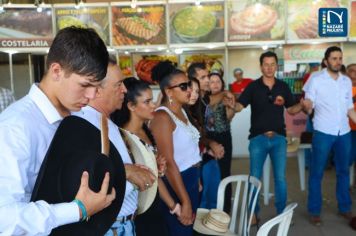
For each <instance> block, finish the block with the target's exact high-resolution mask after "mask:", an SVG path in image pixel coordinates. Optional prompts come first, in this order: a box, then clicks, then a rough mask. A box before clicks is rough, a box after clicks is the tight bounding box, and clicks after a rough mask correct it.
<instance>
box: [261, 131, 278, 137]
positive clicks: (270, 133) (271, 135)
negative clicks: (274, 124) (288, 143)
mask: <svg viewBox="0 0 356 236" xmlns="http://www.w3.org/2000/svg"><path fill="white" fill-rule="evenodd" d="M276 134H277V133H276V132H274V131H267V132H265V133H264V135H265V136H266V137H268V138H273V137H274V136H275V135H276Z"/></svg>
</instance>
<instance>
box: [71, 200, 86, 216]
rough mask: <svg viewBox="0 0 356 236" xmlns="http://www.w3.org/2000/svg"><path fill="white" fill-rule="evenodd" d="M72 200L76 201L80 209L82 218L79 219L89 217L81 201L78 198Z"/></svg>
mask: <svg viewBox="0 0 356 236" xmlns="http://www.w3.org/2000/svg"><path fill="white" fill-rule="evenodd" d="M73 202H75V203H77V205H78V207H79V208H80V210H81V211H82V218H81V219H80V221H85V220H88V218H89V217H88V213H87V210H86V209H85V206H84V204H83V202H82V201H80V200H79V199H74V200H73Z"/></svg>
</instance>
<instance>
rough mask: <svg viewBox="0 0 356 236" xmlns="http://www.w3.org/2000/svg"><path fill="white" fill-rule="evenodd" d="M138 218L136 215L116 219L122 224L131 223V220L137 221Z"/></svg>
mask: <svg viewBox="0 0 356 236" xmlns="http://www.w3.org/2000/svg"><path fill="white" fill-rule="evenodd" d="M135 218H136V214H131V215H128V216H123V217H118V218H116V221H118V222H120V223H124V222H126V221H129V220H132V221H133V220H135Z"/></svg>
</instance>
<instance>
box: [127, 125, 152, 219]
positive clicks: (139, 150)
mask: <svg viewBox="0 0 356 236" xmlns="http://www.w3.org/2000/svg"><path fill="white" fill-rule="evenodd" d="M121 130H122V132H123V134H124V136H125V137H124V139H125V141H126V143H127V144H128V145H129V147H128V148H129V151H130V152H131V153H132V156H133V158H134V161H135V163H137V164H142V165H145V166H147V167H148V168H150V169H151V170H152V171H153V174H154V175H155V176H156V178H157V176H158V169H157V161H156V156H155V154H154V153H153V151H151V150H149V149H148V148H147V147H146V146H145V145H144V144H143V142H142V141H141V140H140V138H139V137H137V136H136V135H135V134H132V133H131V132H130V131H127V130H125V129H121ZM157 187H158V183H157V179H156V180H155V181H154V183H153V185H152V186H151V187H150V188H148V189H147V190H145V191H141V192H139V194H138V208H137V214H142V213H144V212H145V211H147V210H148V208H150V206H151V205H152V203H153V201H154V199H155V197H156V194H157Z"/></svg>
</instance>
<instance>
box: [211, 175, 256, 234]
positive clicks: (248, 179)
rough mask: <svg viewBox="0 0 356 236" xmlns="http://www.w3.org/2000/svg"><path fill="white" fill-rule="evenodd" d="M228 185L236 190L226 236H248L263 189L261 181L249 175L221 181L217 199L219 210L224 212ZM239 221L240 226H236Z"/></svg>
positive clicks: (230, 177) (233, 176)
mask: <svg viewBox="0 0 356 236" xmlns="http://www.w3.org/2000/svg"><path fill="white" fill-rule="evenodd" d="M248 183H249V184H248ZM228 184H232V185H236V190H235V195H234V201H233V203H232V206H231V209H232V214H231V221H230V225H229V231H228V232H227V233H226V235H238V236H248V235H249V232H250V227H251V221H252V217H253V213H254V211H255V206H256V202H257V197H258V193H259V191H260V189H261V181H259V180H258V179H257V178H255V177H253V176H248V175H232V176H229V177H226V178H225V179H223V180H221V182H220V184H219V188H218V199H217V209H219V210H224V199H225V197H224V195H225V188H226V186H227V185H228ZM232 187H233V186H232ZM240 200H242V201H241V204H239V202H240ZM238 215H239V216H238ZM237 219H238V225H236V223H237Z"/></svg>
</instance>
